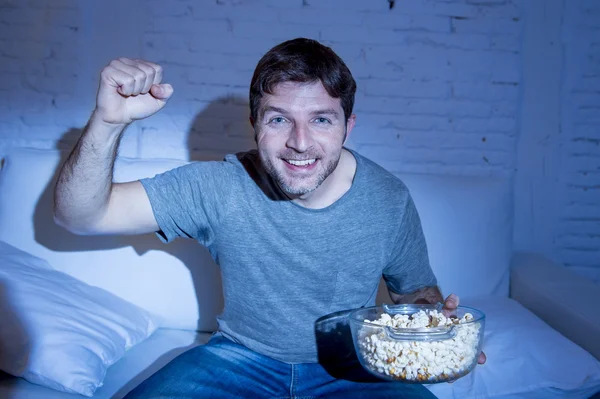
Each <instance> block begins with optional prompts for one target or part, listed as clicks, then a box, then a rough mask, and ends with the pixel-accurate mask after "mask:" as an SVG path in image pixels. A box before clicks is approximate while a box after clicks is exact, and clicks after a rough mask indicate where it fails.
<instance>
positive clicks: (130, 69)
mask: <svg viewBox="0 0 600 399" xmlns="http://www.w3.org/2000/svg"><path fill="white" fill-rule="evenodd" d="M111 65H112V66H113V67H114V68H116V69H119V70H121V71H123V72H125V73H128V74H129V75H131V76H133V78H134V80H135V83H134V89H133V92H132V93H131V94H132V95H138V94H140V93H141V92H142V89H143V87H144V86H145V84H146V78H147V77H146V73H145V72H144V71H142V70H141V69H140V68H138V67H137V66H135V65H128V64H126V63H124V62H123V61H121V60H114V61H111Z"/></svg>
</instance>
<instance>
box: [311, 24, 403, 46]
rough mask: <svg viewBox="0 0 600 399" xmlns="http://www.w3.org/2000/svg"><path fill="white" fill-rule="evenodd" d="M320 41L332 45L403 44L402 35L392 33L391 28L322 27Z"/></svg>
mask: <svg viewBox="0 0 600 399" xmlns="http://www.w3.org/2000/svg"><path fill="white" fill-rule="evenodd" d="M320 37H321V39H322V40H327V41H328V42H332V43H352V44H355V43H358V44H365V43H372V44H388V45H389V44H400V43H402V42H403V40H404V39H403V37H402V34H401V33H399V32H394V31H393V30H392V29H391V28H387V29H381V28H369V27H360V28H356V29H352V30H350V31H348V30H342V29H340V28H339V27H324V28H322V29H321V36H320Z"/></svg>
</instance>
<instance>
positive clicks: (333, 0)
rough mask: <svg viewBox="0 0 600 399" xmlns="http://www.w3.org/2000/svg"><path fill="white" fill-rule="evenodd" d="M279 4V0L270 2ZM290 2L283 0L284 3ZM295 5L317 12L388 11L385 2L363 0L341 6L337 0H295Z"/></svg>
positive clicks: (345, 0)
mask: <svg viewBox="0 0 600 399" xmlns="http://www.w3.org/2000/svg"><path fill="white" fill-rule="evenodd" d="M270 1H271V2H276V3H279V2H280V1H279V0H270ZM286 1H287V2H289V1H291V0H285V1H284V3H285V2H286ZM297 4H307V5H306V6H305V7H306V8H314V9H317V10H328V11H337V10H339V9H341V8H343V9H344V10H350V11H359V12H364V11H369V12H370V11H388V8H389V5H388V3H387V2H386V1H363V0H344V1H343V3H342V5H341V4H340V1H339V0H297Z"/></svg>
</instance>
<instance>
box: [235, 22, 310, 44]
mask: <svg viewBox="0 0 600 399" xmlns="http://www.w3.org/2000/svg"><path fill="white" fill-rule="evenodd" d="M231 27H232V35H233V36H234V37H240V38H244V39H275V40H278V41H281V42H283V41H285V40H289V39H293V38H296V37H306V38H309V39H315V40H319V30H318V29H316V28H315V27H312V26H306V25H299V24H285V25H281V26H279V27H278V29H273V26H271V25H266V24H260V25H257V24H256V23H254V22H245V21H235V22H233V23H232V24H231Z"/></svg>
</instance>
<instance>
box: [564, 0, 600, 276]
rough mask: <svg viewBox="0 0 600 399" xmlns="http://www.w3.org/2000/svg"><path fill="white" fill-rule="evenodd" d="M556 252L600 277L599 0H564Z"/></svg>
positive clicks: (591, 274)
mask: <svg viewBox="0 0 600 399" xmlns="http://www.w3.org/2000/svg"><path fill="white" fill-rule="evenodd" d="M563 40H564V46H565V53H564V63H565V64H564V73H563V87H562V92H561V94H562V98H563V99H564V101H563V107H562V113H561V116H562V121H561V122H562V123H561V135H560V146H561V151H560V153H561V158H560V162H561V168H560V174H559V182H560V187H561V195H560V196H559V198H558V200H559V209H560V212H559V213H558V222H557V236H556V244H557V249H558V252H557V256H558V258H559V259H560V260H561V261H563V262H564V263H565V264H567V265H569V266H571V267H572V268H573V269H574V270H576V271H578V272H580V273H581V274H584V275H589V276H591V277H592V278H594V279H596V280H597V281H599V282H600V2H598V1H590V0H577V1H570V2H565V12H564V27H563Z"/></svg>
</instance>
